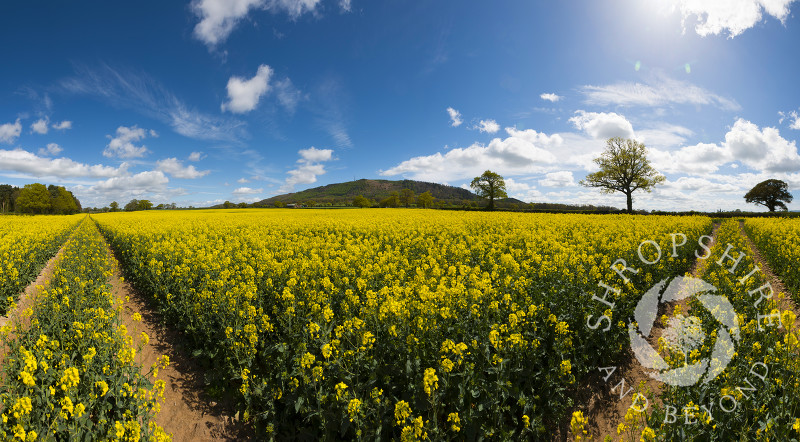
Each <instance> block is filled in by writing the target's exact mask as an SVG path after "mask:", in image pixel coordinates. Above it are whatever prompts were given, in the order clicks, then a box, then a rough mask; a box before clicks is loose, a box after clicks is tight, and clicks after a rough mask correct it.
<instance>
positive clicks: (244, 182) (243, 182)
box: [236, 177, 250, 184]
mask: <svg viewBox="0 0 800 442" xmlns="http://www.w3.org/2000/svg"><path fill="white" fill-rule="evenodd" d="M236 182H237V183H239V184H247V183H249V182H250V180H248V179H247V178H244V177H242V178H239V179H238V180H236Z"/></svg>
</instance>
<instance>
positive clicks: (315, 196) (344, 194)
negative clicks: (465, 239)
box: [256, 179, 478, 206]
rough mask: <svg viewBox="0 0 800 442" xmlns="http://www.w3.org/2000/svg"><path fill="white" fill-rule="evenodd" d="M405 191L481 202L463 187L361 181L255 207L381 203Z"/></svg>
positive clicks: (447, 199) (454, 200) (453, 200)
mask: <svg viewBox="0 0 800 442" xmlns="http://www.w3.org/2000/svg"><path fill="white" fill-rule="evenodd" d="M402 189H411V190H413V191H414V194H416V195H419V194H421V193H425V192H430V193H431V195H433V197H434V198H436V200H437V201H441V202H445V203H448V204H452V205H462V204H464V202H467V203H469V202H472V201H478V196H477V195H475V194H474V193H472V192H470V191H469V190H466V189H462V188H460V187H453V186H446V185H444V184H437V183H427V182H424V181H414V180H396V181H391V180H368V179H360V180H356V181H347V182H344V183H335V184H328V185H327V186H320V187H314V188H313V189H306V190H303V191H300V192H293V193H287V194H284V195H277V196H273V197H272V198H267V199H265V200H262V201H259V202H258V203H256V205H262V206H267V205H272V204H275V203H276V202H279V201H280V202H282V203H284V204H290V203H300V204H307V203H308V202H313V203H314V204H316V205H320V204H326V203H330V204H331V205H344V204H347V203H352V202H353V198H355V197H356V196H358V195H361V196H363V197H365V198H369V199H371V200H375V201H380V200H382V199H384V198H387V197H389V195H390V194H391V193H392V192H399V191H400V190H402Z"/></svg>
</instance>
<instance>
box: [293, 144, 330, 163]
mask: <svg viewBox="0 0 800 442" xmlns="http://www.w3.org/2000/svg"><path fill="white" fill-rule="evenodd" d="M297 153H299V154H300V156H301V157H302V159H301V160H300V161H306V162H309V163H320V162H323V161H330V160H331V158H333V149H317V148H316V147H313V146H312V147H310V148H308V149H301V150H299V151H298V152H297Z"/></svg>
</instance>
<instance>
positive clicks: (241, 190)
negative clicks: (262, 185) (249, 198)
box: [232, 187, 264, 195]
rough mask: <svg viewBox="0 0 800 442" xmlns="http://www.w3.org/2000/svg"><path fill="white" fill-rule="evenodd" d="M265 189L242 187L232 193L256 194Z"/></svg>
mask: <svg viewBox="0 0 800 442" xmlns="http://www.w3.org/2000/svg"><path fill="white" fill-rule="evenodd" d="M263 191H264V189H252V188H250V187H240V188H238V189H236V190H234V191H233V192H232V193H233V194H234V195H254V194H256V193H261V192H263Z"/></svg>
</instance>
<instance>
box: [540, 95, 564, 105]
mask: <svg viewBox="0 0 800 442" xmlns="http://www.w3.org/2000/svg"><path fill="white" fill-rule="evenodd" d="M539 98H541V99H542V100H546V101H550V102H553V103H555V102H556V101H558V100H560V99H562V98H564V97H562V96H560V95H556V94H541V95H539Z"/></svg>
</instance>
